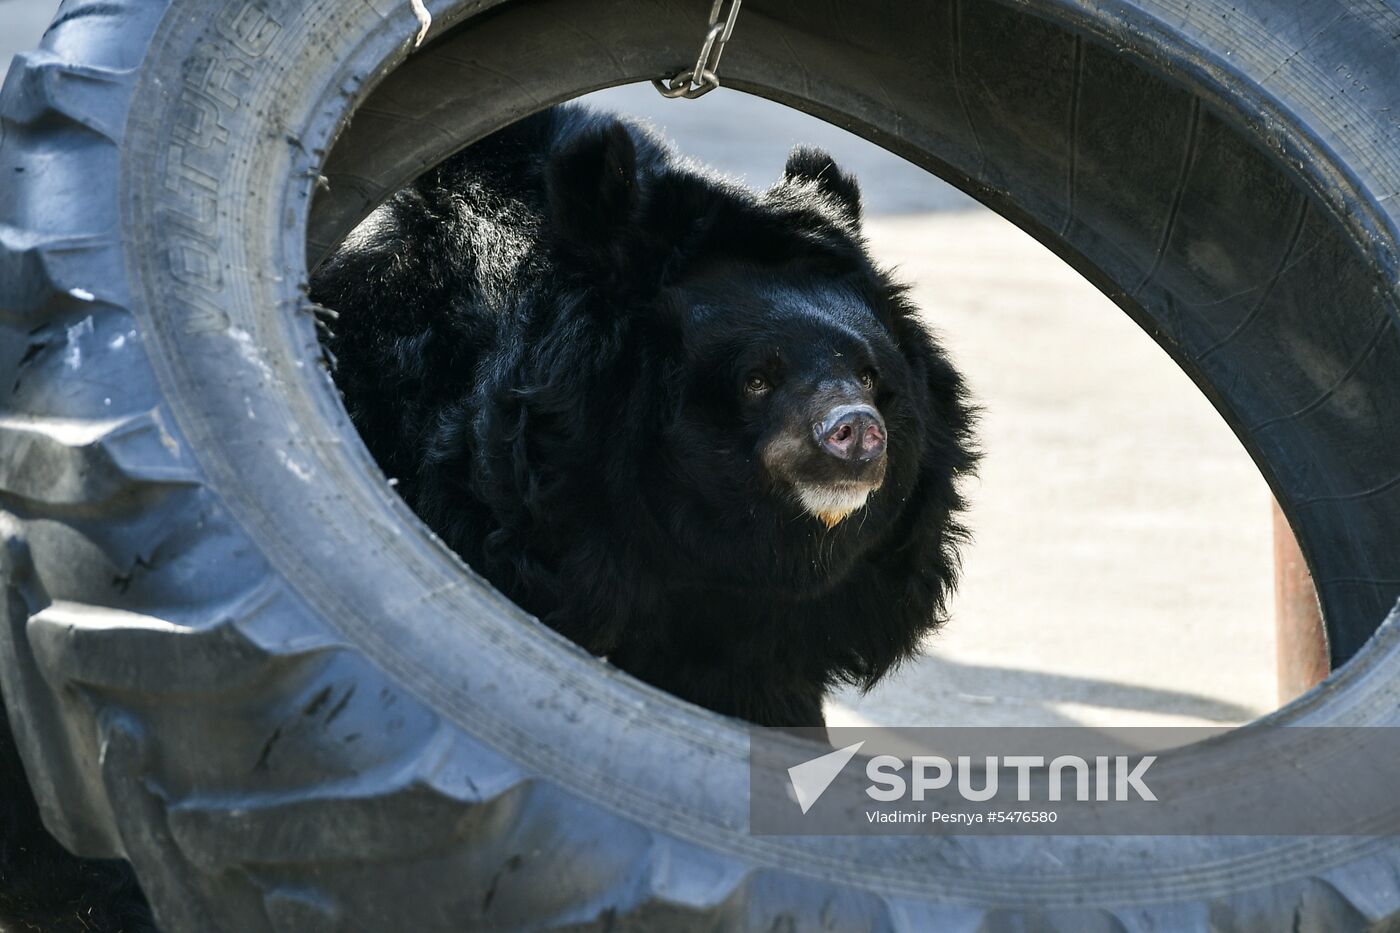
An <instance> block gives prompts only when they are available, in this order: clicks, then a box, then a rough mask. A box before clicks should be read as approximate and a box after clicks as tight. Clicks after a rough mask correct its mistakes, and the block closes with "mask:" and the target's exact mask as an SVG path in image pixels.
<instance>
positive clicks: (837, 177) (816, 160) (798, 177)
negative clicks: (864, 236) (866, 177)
mask: <svg viewBox="0 0 1400 933" xmlns="http://www.w3.org/2000/svg"><path fill="white" fill-rule="evenodd" d="M783 180H784V181H799V182H802V181H805V182H810V183H811V184H814V185H816V187H817V190H818V191H820V192H821V193H822V194H824V195H826V196H827V197H828V198H830V199H831V200H832V201H834V202H836V204H837V205H838V206H839V207H840V208H841V210H842V211H843V212H844V213H845V214H846V216H847V217H849V218H850V219H851V220H852V221H853V222H857V223H858V222H859V221H860V185H859V184H858V183H857V182H856V180H855V178H854V177H853V176H851V175H847V174H846V173H845V172H843V171H841V169H839V168H837V167H836V160H835V159H833V158H832V157H831V156H830V155H828V154H827V153H826V152H825V151H823V150H821V149H813V148H810V147H808V146H798V147H797V148H796V149H794V150H792V154H791V155H790V156H788V160H787V168H786V169H784V170H783Z"/></svg>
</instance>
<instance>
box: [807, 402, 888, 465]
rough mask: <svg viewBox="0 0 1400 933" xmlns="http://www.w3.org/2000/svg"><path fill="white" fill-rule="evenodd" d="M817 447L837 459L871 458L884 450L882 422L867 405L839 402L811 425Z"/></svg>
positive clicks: (859, 459) (878, 415) (883, 425)
mask: <svg viewBox="0 0 1400 933" xmlns="http://www.w3.org/2000/svg"><path fill="white" fill-rule="evenodd" d="M812 436H813V438H814V439H815V440H816V442H817V446H819V447H821V449H822V450H824V451H826V452H827V453H829V454H831V455H832V456H833V457H837V458H839V459H841V460H857V461H865V460H874V459H876V458H877V457H879V456H880V455H881V454H882V453H884V452H885V421H884V419H883V418H881V417H880V413H879V412H878V411H876V410H875V409H873V408H871V407H870V406H869V405H839V406H837V407H836V408H833V409H832V410H831V411H829V412H827V413H826V417H825V418H823V419H822V420H821V421H818V422H817V423H816V424H814V425H812Z"/></svg>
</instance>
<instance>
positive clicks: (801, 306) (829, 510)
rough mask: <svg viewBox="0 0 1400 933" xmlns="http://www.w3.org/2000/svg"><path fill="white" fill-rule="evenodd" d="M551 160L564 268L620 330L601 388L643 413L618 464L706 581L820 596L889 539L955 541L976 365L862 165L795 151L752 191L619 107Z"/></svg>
mask: <svg viewBox="0 0 1400 933" xmlns="http://www.w3.org/2000/svg"><path fill="white" fill-rule="evenodd" d="M548 172H549V176H548V179H549V193H550V206H551V210H552V213H553V218H552V220H553V224H552V225H553V228H554V230H555V231H556V232H555V237H556V250H555V251H556V254H557V257H558V258H557V260H556V261H557V268H558V270H559V274H560V275H561V276H562V277H564V278H568V279H572V280H573V281H575V282H577V283H587V284H586V286H585V287H586V289H587V292H588V297H587V299H586V300H583V301H582V302H581V304H584V305H587V306H588V307H590V308H591V309H592V311H591V313H592V314H593V315H595V316H599V317H603V318H606V319H608V320H610V321H613V322H617V323H618V326H619V328H621V329H620V330H618V331H617V336H616V339H615V340H614V341H613V345H614V346H616V347H617V348H618V358H617V360H618V368H619V370H620V371H621V372H623V373H625V374H627V375H628V376H629V377H631V381H628V380H622V382H624V383H626V385H627V386H628V388H626V389H618V390H617V391H618V394H617V395H616V396H615V397H613V398H612V399H611V400H610V401H608V402H607V403H606V404H608V405H610V406H613V409H614V411H615V413H616V416H617V417H618V418H619V419H621V418H626V419H628V420H629V422H630V423H631V424H632V425H633V426H635V425H636V424H639V423H642V424H646V425H648V426H649V428H648V433H646V434H645V435H641V434H638V433H636V432H635V431H633V433H631V434H629V436H630V437H632V438H633V439H634V448H633V449H632V450H630V451H629V452H626V453H622V452H617V451H613V450H611V449H610V450H608V451H607V452H606V453H605V454H604V456H605V457H608V456H614V455H616V456H622V457H626V458H627V462H626V465H625V466H622V465H619V466H616V467H614V468H609V469H607V470H605V473H606V474H607V475H609V476H618V477H625V478H626V479H625V482H619V483H618V484H617V488H618V489H619V490H634V492H633V496H634V501H633V503H631V507H632V508H635V507H636V506H638V505H641V506H643V508H640V509H636V511H635V512H634V515H635V516H636V519H635V520H636V521H638V522H644V521H650V522H654V523H656V524H657V526H658V528H659V529H660V530H661V532H662V533H663V534H664V535H665V536H666V546H667V547H668V548H671V549H673V551H678V552H679V553H681V554H684V555H685V556H686V558H687V560H688V561H690V562H691V563H690V564H689V565H688V566H689V568H690V570H693V572H694V576H695V578H696V579H697V580H700V579H712V578H714V577H715V576H716V575H717V574H718V575H721V576H723V578H724V579H725V580H726V581H728V582H730V583H732V584H736V585H744V584H745V583H749V584H759V585H763V586H767V587H772V586H774V585H779V586H783V587H792V588H794V589H801V590H802V591H804V592H808V593H811V592H814V591H820V589H821V588H822V587H824V586H829V585H833V584H834V583H836V582H839V580H840V579H841V578H842V576H843V575H844V573H845V571H846V570H847V569H848V568H849V567H850V566H851V565H852V564H853V563H854V562H855V561H857V560H859V559H860V558H861V557H862V555H865V554H867V553H868V552H870V551H871V549H872V548H875V547H877V546H879V545H880V544H881V542H887V541H890V540H891V539H892V537H894V536H905V537H907V536H911V535H912V536H915V537H924V538H927V537H928V536H929V535H932V536H933V537H934V540H935V549H936V550H937V551H938V552H939V554H940V555H944V554H945V552H947V551H948V549H949V548H951V544H950V543H949V542H948V541H945V540H943V537H944V532H945V531H948V530H950V529H951V530H954V531H956V526H955V525H953V524H952V523H951V518H950V516H951V515H952V514H953V512H955V511H956V509H957V508H958V507H959V505H960V503H959V501H958V497H957V493H956V491H955V489H954V478H955V475H956V474H957V473H958V472H960V471H961V470H963V469H966V468H967V467H968V466H970V464H971V460H972V455H971V453H970V452H969V451H968V449H967V447H966V440H967V435H968V431H969V420H970V418H969V414H968V410H967V408H966V406H965V402H964V392H963V386H962V382H961V380H960V378H959V377H958V375H957V373H956V372H955V370H954V369H953V368H952V366H951V365H950V364H949V362H948V361H947V358H946V356H945V355H944V354H943V352H942V351H941V349H940V348H939V347H938V345H937V344H936V343H935V342H934V340H933V338H932V337H931V336H930V334H929V333H928V331H927V330H926V328H925V327H923V325H922V324H921V323H920V322H919V320H918V319H917V313H916V309H915V308H914V307H913V306H912V304H911V303H910V302H909V300H908V299H907V297H906V296H905V293H904V290H903V288H902V287H901V286H899V285H897V284H896V283H894V282H893V281H892V280H891V279H890V278H889V277H888V276H887V275H886V274H885V273H884V272H883V271H881V270H880V269H879V268H877V267H876V266H875V265H874V263H873V262H872V261H871V259H870V257H869V255H868V253H867V251H866V249H865V244H864V241H863V239H862V235H861V202H860V191H859V187H858V185H857V184H856V182H855V180H854V179H853V178H851V177H850V176H849V175H847V174H845V173H844V172H842V171H841V170H840V169H839V168H838V167H837V166H836V165H835V164H834V162H833V161H832V159H831V158H830V157H829V156H828V155H826V154H825V153H823V152H820V151H817V150H811V149H798V150H796V151H794V152H793V153H792V155H791V157H790V158H789V159H788V162H787V165H786V169H785V171H784V173H783V175H782V177H781V179H780V180H779V181H778V182H777V184H775V185H774V186H773V187H772V188H770V189H768V190H767V191H765V192H762V193H755V192H752V191H750V190H749V189H747V188H745V187H742V186H740V185H737V184H734V183H732V182H729V181H727V180H724V179H721V178H717V177H715V176H713V175H710V174H706V173H703V172H701V171H699V170H697V169H696V168H694V167H693V166H690V165H687V164H685V163H683V162H680V163H678V162H677V160H675V158H674V157H673V156H670V155H669V154H668V153H667V152H666V151H665V150H664V148H662V146H661V144H660V143H658V142H657V141H655V140H653V139H651V138H649V137H647V136H646V135H644V134H638V133H637V131H636V130H635V129H633V130H629V129H628V128H627V127H625V126H624V125H622V124H620V123H616V122H608V123H605V124H603V125H600V126H598V127H595V128H594V129H592V130H591V131H589V132H586V133H583V134H581V135H580V136H578V137H577V138H576V139H574V140H573V141H572V142H571V144H570V145H569V146H568V147H566V148H565V149H564V150H563V151H562V152H560V153H558V154H556V155H555V157H554V158H553V159H552V160H551V162H550V164H549V166H548ZM608 384H610V385H619V384H621V383H608ZM619 433H621V432H619ZM642 436H644V437H645V440H643V441H642V442H641V446H642V447H643V448H644V449H640V450H638V449H635V447H636V443H635V439H636V438H638V437H642ZM638 489H639V490H640V492H635V490H638ZM642 513H645V517H643V514H642ZM923 526H927V527H923ZM677 572H678V573H681V574H685V573H686V572H688V571H687V570H686V569H685V568H679V567H678V568H677ZM814 585H815V586H814Z"/></svg>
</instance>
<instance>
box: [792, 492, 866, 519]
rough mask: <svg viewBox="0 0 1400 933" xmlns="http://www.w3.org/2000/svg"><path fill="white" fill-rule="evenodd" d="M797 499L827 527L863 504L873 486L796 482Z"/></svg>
mask: <svg viewBox="0 0 1400 933" xmlns="http://www.w3.org/2000/svg"><path fill="white" fill-rule="evenodd" d="M795 489H796V491H797V501H798V502H800V503H802V507H803V508H804V509H806V510H807V512H808V514H810V515H812V516H813V517H815V518H816V519H817V520H818V521H820V522H821V523H822V524H824V525H826V527H828V528H835V527H836V526H837V525H839V524H841V522H842V520H844V519H845V518H846V516H848V515H850V514H851V513H852V512H854V511H855V510H856V509H858V508H860V507H861V506H863V505H865V500H866V499H868V498H870V494H871V493H872V492H874V491H875V488H874V487H873V486H867V485H859V486H857V485H850V486H811V485H808V484H806V483H798V484H797V486H796V487H795Z"/></svg>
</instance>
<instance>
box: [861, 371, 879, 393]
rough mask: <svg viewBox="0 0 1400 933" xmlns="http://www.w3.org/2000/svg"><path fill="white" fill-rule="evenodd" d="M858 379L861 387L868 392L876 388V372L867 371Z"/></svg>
mask: <svg viewBox="0 0 1400 933" xmlns="http://www.w3.org/2000/svg"><path fill="white" fill-rule="evenodd" d="M857 378H858V379H860V387H861V388H862V389H865V390H866V391H867V392H868V391H870V390H871V389H873V388H875V370H873V369H867V370H865V371H864V372H862V373H861V374H860V375H859V376H858V377H857Z"/></svg>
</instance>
